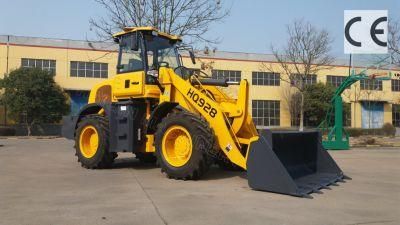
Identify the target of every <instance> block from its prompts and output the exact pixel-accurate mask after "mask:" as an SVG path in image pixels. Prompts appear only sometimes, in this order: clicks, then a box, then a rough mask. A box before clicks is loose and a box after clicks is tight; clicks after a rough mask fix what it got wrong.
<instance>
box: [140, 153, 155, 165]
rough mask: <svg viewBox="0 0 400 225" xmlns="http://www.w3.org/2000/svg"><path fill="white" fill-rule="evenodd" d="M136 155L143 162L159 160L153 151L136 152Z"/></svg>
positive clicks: (148, 162)
mask: <svg viewBox="0 0 400 225" xmlns="http://www.w3.org/2000/svg"><path fill="white" fill-rule="evenodd" d="M135 156H136V158H137V159H139V161H140V162H141V163H145V164H153V163H156V162H157V157H156V156H155V155H154V154H153V153H143V152H138V153H135Z"/></svg>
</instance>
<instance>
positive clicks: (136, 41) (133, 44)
mask: <svg viewBox="0 0 400 225" xmlns="http://www.w3.org/2000/svg"><path fill="white" fill-rule="evenodd" d="M131 38H132V39H131V50H132V51H138V50H139V33H138V32H136V33H135V34H133V35H132V36H131Z"/></svg>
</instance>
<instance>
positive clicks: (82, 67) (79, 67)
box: [69, 61, 109, 79]
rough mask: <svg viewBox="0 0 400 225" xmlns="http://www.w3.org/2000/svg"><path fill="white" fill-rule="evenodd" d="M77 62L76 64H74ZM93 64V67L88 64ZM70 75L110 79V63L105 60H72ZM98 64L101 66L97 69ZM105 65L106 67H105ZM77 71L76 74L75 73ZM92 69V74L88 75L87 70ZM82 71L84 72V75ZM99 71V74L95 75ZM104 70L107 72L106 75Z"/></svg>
mask: <svg viewBox="0 0 400 225" xmlns="http://www.w3.org/2000/svg"><path fill="white" fill-rule="evenodd" d="M73 64H75V66H73ZM90 64H91V67H92V68H89V67H90V66H89V67H88V65H90ZM69 66H70V68H69V76H70V77H77V78H94V79H108V77H109V73H108V63H103V62H84V61H70V64H69ZM96 66H99V67H98V68H99V69H95V68H96ZM103 67H104V68H103ZM73 71H75V74H74V73H73ZM88 71H91V73H92V75H91V76H88V74H87V72H88ZM81 72H83V73H84V75H83V76H82V74H81ZM96 72H97V73H98V76H97V75H96V76H95V73H96ZM103 72H105V73H106V76H103Z"/></svg>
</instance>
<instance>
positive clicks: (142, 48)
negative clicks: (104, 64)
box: [117, 32, 148, 74]
mask: <svg viewBox="0 0 400 225" xmlns="http://www.w3.org/2000/svg"><path fill="white" fill-rule="evenodd" d="M133 35H137V37H138V38H139V41H138V42H139V49H140V57H141V59H142V68H143V69H138V70H135V69H132V70H126V71H122V72H121V68H120V67H121V61H122V53H123V52H122V48H123V47H125V46H123V45H122V43H123V42H122V39H123V38H129V37H130V38H132V36H133ZM119 41H120V43H119V48H118V50H119V51H118V63H117V74H125V73H133V72H139V71H144V72H145V73H147V71H148V68H147V65H148V62H147V56H146V53H145V52H146V48H145V44H144V40H143V34H142V33H141V32H133V33H129V34H125V35H122V36H121V37H120V39H119Z"/></svg>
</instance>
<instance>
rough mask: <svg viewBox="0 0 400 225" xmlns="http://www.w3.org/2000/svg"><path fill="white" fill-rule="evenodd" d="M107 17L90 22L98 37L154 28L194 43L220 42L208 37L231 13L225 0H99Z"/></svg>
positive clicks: (97, 0)
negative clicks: (126, 28)
mask: <svg viewBox="0 0 400 225" xmlns="http://www.w3.org/2000/svg"><path fill="white" fill-rule="evenodd" d="M95 1H96V2H97V3H99V4H100V5H102V6H103V7H104V8H105V9H106V11H107V15H106V16H105V17H100V18H95V19H93V18H92V19H91V20H90V24H91V26H92V27H93V28H95V31H96V33H97V35H98V36H99V37H101V38H107V39H109V37H110V36H111V35H112V34H113V33H115V32H116V31H120V30H121V29H122V28H125V27H128V26H136V27H139V26H152V27H156V28H157V29H159V30H160V31H163V32H166V33H170V34H176V35H180V36H186V37H190V38H191V40H190V42H193V41H203V42H212V43H213V42H216V41H217V39H215V38H214V39H208V38H207V37H206V36H205V34H206V33H207V32H208V31H209V28H210V25H211V24H212V23H215V22H218V21H221V20H222V19H224V18H225V17H226V16H227V15H228V14H229V9H227V7H224V6H223V4H222V3H221V0H95Z"/></svg>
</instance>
